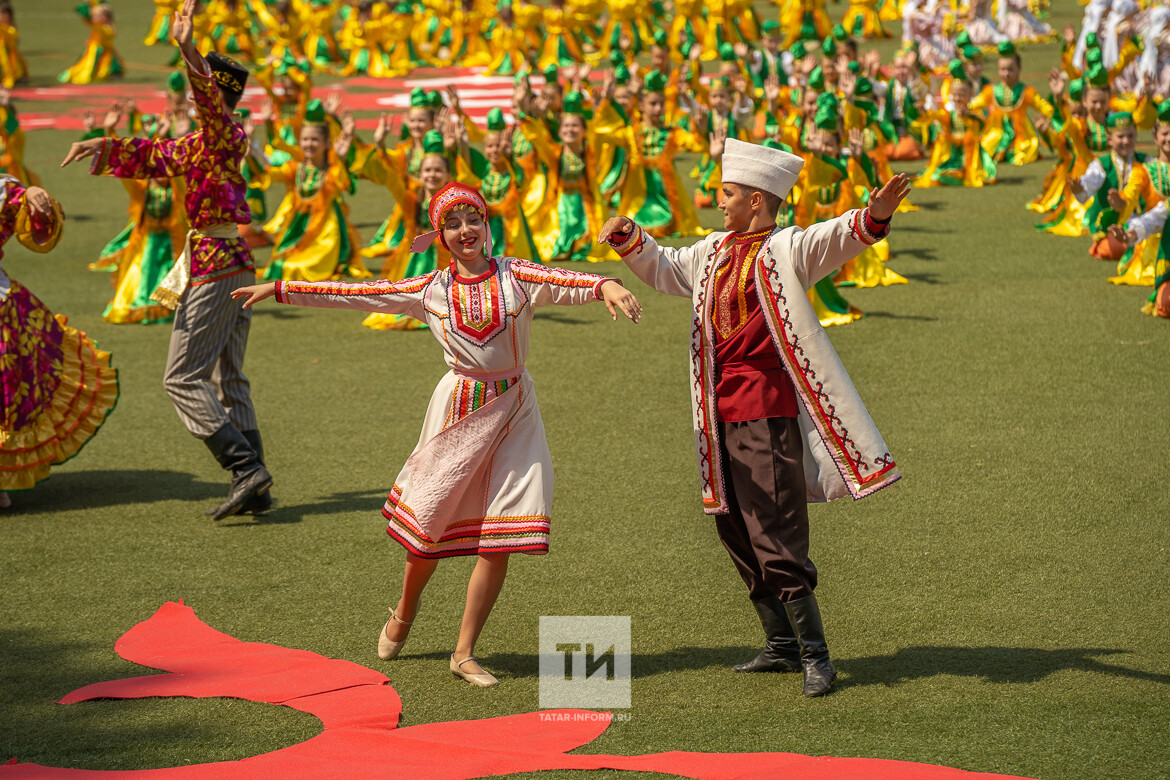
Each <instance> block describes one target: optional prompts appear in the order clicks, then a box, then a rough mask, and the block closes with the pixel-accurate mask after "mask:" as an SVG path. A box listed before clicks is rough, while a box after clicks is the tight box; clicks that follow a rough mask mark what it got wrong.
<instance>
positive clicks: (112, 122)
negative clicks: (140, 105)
mask: <svg viewBox="0 0 1170 780" xmlns="http://www.w3.org/2000/svg"><path fill="white" fill-rule="evenodd" d="M120 121H122V104H121V103H115V104H114V105H112V106H110V109H109V111H106V115H105V117H104V118H103V119H102V129H103V130H106V131H112V130H113V129H114V128H116V127H117V126H118V122H120Z"/></svg>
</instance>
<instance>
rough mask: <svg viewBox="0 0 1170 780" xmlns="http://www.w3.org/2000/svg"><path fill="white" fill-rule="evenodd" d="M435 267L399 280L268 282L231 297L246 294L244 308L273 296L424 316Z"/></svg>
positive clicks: (327, 305) (309, 303)
mask: <svg viewBox="0 0 1170 780" xmlns="http://www.w3.org/2000/svg"><path fill="white" fill-rule="evenodd" d="M436 273H438V272H437V271H432V272H431V273H429V274H427V275H426V276H417V277H414V278H411V279H401V280H399V281H395V282H392V281H389V280H385V279H383V280H380V281H377V282H369V283H366V282H358V283H350V284H347V283H344V282H269V283H267V284H257V285H253V286H251V287H241V288H239V289H238V290H233V291H232V294H231V295H232V297H233V298H245V299H246V300H245V301H244V308H250V307H252V306H254V305H255V304H257V303H259V302H260V301H262V300H264V299H266V298H271V297H273V296H275V297H276V300H277V302H278V303H291V304H293V305H294V306H315V307H319V308H325V309H360V310H362V311H373V312H379V313H382V314H406V315H409V316H411V317H414V318H415V319H419V320H421V319H423V318H424V316H425V311H424V308H425V306H424V302H423V299H424V297H425V295H426V291H427V286H428V285H430V283H431V280H432V279H433V278H434V276H435V274H436Z"/></svg>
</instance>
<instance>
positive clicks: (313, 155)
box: [299, 125, 329, 168]
mask: <svg viewBox="0 0 1170 780" xmlns="http://www.w3.org/2000/svg"><path fill="white" fill-rule="evenodd" d="M299 144H300V147H301V153H302V154H304V155H305V161H306V162H308V163H311V164H312V165H315V166H316V167H318V168H320V167H322V166H323V165H324V163H325V152H326V150H327V149H328V147H329V131H328V130H327V129H326V128H325V127H323V126H321V125H305V126H304V127H302V128H301V137H300V139H299Z"/></svg>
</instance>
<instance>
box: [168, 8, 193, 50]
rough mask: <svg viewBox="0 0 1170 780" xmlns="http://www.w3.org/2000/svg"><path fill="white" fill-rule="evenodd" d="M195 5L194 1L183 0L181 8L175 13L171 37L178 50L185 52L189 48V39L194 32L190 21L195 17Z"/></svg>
mask: <svg viewBox="0 0 1170 780" xmlns="http://www.w3.org/2000/svg"><path fill="white" fill-rule="evenodd" d="M195 3H196V0H183V7H182V8H180V9H179V10H178V11H176V12H175V18H174V21H173V23H172V25H171V35H173V36H174V39H175V43H176V44H178V46H179V48H180V49H184V50H186V49H187V48H189V47H190V46H191V37H192V35H194V32H195V24H194V22H193V21H192V20H193V18H194V17H195Z"/></svg>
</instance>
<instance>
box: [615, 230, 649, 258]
mask: <svg viewBox="0 0 1170 780" xmlns="http://www.w3.org/2000/svg"><path fill="white" fill-rule="evenodd" d="M605 241H606V243H607V244H609V245H610V246H611V247H613V251H615V252H617V253H618V257H626V256H628V255H632V254H633V253H634V252H637V251H638V250H639V249H641V248H642V245H643V244H645V243H646V233H645V232H644V231H643V230H642V228H640V227H638V226H637V225H634V229H633V231H631V232H630V233H628V234H626V233H611V234H610V236H609V238H607V239H606V240H605Z"/></svg>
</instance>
